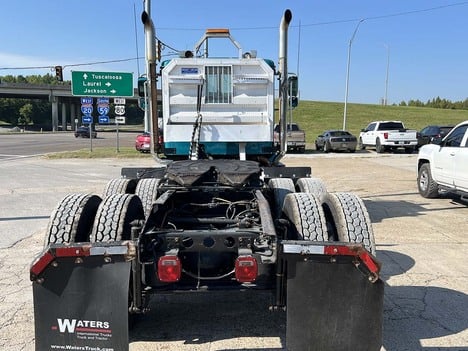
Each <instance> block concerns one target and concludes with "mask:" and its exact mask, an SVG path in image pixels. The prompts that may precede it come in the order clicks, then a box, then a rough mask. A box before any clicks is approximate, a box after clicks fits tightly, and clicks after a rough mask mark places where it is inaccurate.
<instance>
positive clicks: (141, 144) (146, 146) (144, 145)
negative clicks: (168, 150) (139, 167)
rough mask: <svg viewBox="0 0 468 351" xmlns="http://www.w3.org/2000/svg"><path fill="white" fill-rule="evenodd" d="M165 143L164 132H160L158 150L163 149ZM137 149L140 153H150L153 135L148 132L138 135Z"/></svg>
mask: <svg viewBox="0 0 468 351" xmlns="http://www.w3.org/2000/svg"><path fill="white" fill-rule="evenodd" d="M162 143H163V136H162V130H161V129H160V130H159V143H158V148H160V147H161V145H162ZM135 149H136V150H137V151H140V152H150V150H151V134H150V133H148V132H143V133H142V134H138V135H137V137H136V139H135Z"/></svg>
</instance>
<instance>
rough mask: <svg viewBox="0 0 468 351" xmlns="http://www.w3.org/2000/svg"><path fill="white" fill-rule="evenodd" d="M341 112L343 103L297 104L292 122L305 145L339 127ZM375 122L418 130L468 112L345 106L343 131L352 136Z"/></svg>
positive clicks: (460, 117)
mask: <svg viewBox="0 0 468 351" xmlns="http://www.w3.org/2000/svg"><path fill="white" fill-rule="evenodd" d="M343 110H344V103H338V102H316V101H299V106H298V107H297V108H296V109H294V110H293V111H292V120H293V121H294V122H296V123H299V125H300V126H301V127H302V128H303V129H304V130H305V131H306V138H307V143H313V142H314V140H315V138H316V137H317V135H319V134H320V133H321V132H323V131H325V130H327V129H342V128H343ZM288 120H289V115H288ZM376 120H399V121H403V123H404V124H405V126H406V128H409V129H417V130H420V129H422V128H423V127H425V126H427V125H429V124H444V125H445V124H457V123H459V122H462V121H465V120H468V111H467V110H443V109H435V108H428V107H407V106H380V105H367V104H350V103H348V111H347V117H346V129H347V130H348V131H350V132H351V133H353V134H354V135H356V136H357V135H359V131H360V130H361V129H362V128H365V127H366V126H367V125H368V124H369V122H372V121H376Z"/></svg>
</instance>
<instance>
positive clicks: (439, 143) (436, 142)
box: [431, 136, 443, 145]
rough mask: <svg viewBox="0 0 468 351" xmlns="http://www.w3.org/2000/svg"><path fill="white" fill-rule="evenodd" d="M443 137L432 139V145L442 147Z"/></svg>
mask: <svg viewBox="0 0 468 351" xmlns="http://www.w3.org/2000/svg"><path fill="white" fill-rule="evenodd" d="M442 139H443V138H442V137H440V136H438V137H434V138H432V140H431V144H436V145H441V144H442Z"/></svg>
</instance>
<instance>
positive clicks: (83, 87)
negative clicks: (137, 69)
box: [72, 71, 134, 97]
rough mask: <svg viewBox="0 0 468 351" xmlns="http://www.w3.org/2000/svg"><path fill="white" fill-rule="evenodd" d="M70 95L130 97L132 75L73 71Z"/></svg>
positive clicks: (131, 93)
mask: <svg viewBox="0 0 468 351" xmlns="http://www.w3.org/2000/svg"><path fill="white" fill-rule="evenodd" d="M72 95H73V96H99V97H101V96H108V97H122V96H128V97H132V96H133V95H134V94H133V73H127V72H86V71H73V72H72Z"/></svg>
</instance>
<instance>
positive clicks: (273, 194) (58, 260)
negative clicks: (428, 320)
mask: <svg viewBox="0 0 468 351" xmlns="http://www.w3.org/2000/svg"><path fill="white" fill-rule="evenodd" d="M291 20H292V13H291V11H290V10H286V11H285V12H284V14H283V16H282V18H281V21H280V25H279V60H278V63H277V65H276V64H275V63H274V62H273V61H272V60H269V59H263V58H259V57H257V56H256V54H255V52H245V51H243V50H242V47H241V45H240V44H239V43H238V42H237V41H236V40H235V39H234V38H233V36H232V35H231V33H230V31H229V30H228V29H212V30H207V31H206V33H205V34H204V35H203V37H202V38H201V39H200V41H199V42H198V43H196V44H195V46H194V48H193V50H191V51H186V52H184V53H182V54H181V57H178V58H173V59H171V60H168V61H165V62H162V63H160V64H159V71H157V69H156V67H157V60H156V57H155V55H156V54H155V52H156V50H155V43H154V41H155V32H154V24H153V21H152V19H151V16H150V15H149V14H148V12H147V11H144V12H143V14H142V21H143V25H144V28H145V40H146V61H147V80H146V82H144V84H145V89H142V91H144V92H145V94H146V95H147V96H146V97H147V101H148V106H147V109H148V111H149V113H148V118H149V119H150V120H149V121H148V125H149V128H150V133H151V136H152V137H151V142H152V145H151V152H152V157H153V158H154V160H155V165H154V167H141V168H135V167H132V168H123V169H122V170H121V177H119V178H115V179H110V180H109V182H108V183H107V185H106V186H105V188H104V189H103V192H102V193H101V194H94V193H88V192H86V191H84V192H82V193H73V194H69V195H68V196H66V197H65V198H64V199H63V200H61V201H60V202H59V203H58V205H57V207H56V208H55V210H54V211H53V212H52V214H51V217H50V221H49V225H48V227H47V229H46V233H45V243H44V248H43V250H42V251H41V252H40V253H38V256H37V257H36V258H35V259H34V261H33V262H32V264H31V268H30V277H31V281H32V289H33V297H34V319H35V336H36V337H35V343H36V350H51V349H54V350H61V349H63V350H65V349H67V350H68V349H86V350H128V349H129V319H131V318H129V317H132V316H134V315H144V313H145V312H146V311H148V309H149V308H150V307H153V306H152V305H151V303H150V299H151V296H154V295H155V294H156V295H157V294H162V293H164V294H171V293H187V294H190V293H194V292H204V293H206V298H207V299H209V294H210V291H213V290H217V291H219V290H220V289H221V290H222V289H226V290H230V291H232V290H238V291H239V293H241V291H245V290H269V291H271V294H272V297H273V298H272V304H271V305H270V306H265V308H270V309H271V310H272V311H276V312H275V313H285V314H286V321H287V323H286V345H285V347H286V348H287V349H288V350H301V351H302V350H380V348H381V339H382V316H383V287H384V284H383V282H382V280H381V279H380V276H379V272H380V268H381V266H380V263H379V262H378V261H377V259H376V256H375V255H376V249H375V241H374V234H373V229H372V223H371V220H370V218H369V215H368V212H367V209H366V207H365V205H364V202H363V201H362V200H361V199H360V198H359V197H358V196H357V195H355V194H353V193H348V192H329V191H328V190H327V189H326V186H325V183H324V182H323V181H322V180H321V179H319V178H316V177H313V176H312V170H311V169H310V167H287V166H285V165H284V164H283V163H282V162H281V160H282V157H283V156H284V155H285V154H286V151H287V144H286V123H287V122H286V114H287V113H286V112H287V107H288V98H289V96H288V91H289V89H288V69H287V41H288V27H289V24H290V22H291ZM212 40H229V41H230V42H231V43H232V44H233V45H234V47H235V48H236V50H235V51H236V53H237V55H236V57H232V58H227V57H214V56H211V55H209V54H208V42H209V41H212ZM159 79H160V87H161V89H160V91H161V96H157V94H158V93H159V89H156V87H157V86H158V80H159ZM275 91H278V92H279V93H278V96H277V97H275ZM158 101H161V103H162V120H161V121H158V116H157V111H158V108H157V104H158ZM276 104H278V108H275V106H276ZM159 123H160V125H161V129H159V128H158V124H159ZM275 124H279V125H280V126H281V131H282V132H281V133H280V138H281V140H280V142H279V144H278V143H277V142H275V140H274V125H275ZM161 132H162V133H163V134H164V138H162V145H154V141H155V140H156V141H157V140H159V138H158V133H161ZM154 308H157V306H154ZM188 313H190V312H188ZM207 318H209V316H207ZM246 318H248V316H246ZM143 320H144V319H143ZM142 323H144V321H143V322H142ZM161 328H164V323H162V324H161Z"/></svg>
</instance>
